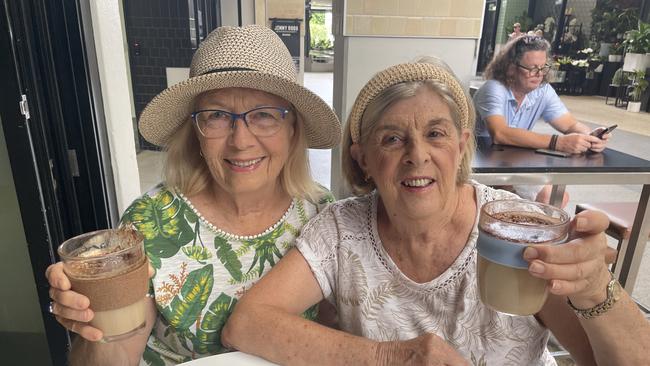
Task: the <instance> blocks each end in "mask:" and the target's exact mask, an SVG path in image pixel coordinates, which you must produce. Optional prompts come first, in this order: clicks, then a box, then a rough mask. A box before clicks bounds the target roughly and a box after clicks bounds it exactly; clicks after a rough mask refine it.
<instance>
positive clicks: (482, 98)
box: [474, 80, 568, 136]
mask: <svg viewBox="0 0 650 366" xmlns="http://www.w3.org/2000/svg"><path fill="white" fill-rule="evenodd" d="M474 106H475V107H476V112H477V116H476V117H477V121H476V135H477V136H490V134H489V132H488V129H487V126H486V124H485V118H487V117H489V116H494V115H499V116H503V117H504V118H505V119H506V122H507V123H508V126H509V127H516V128H524V129H527V130H531V129H532V128H533V126H534V125H535V122H536V121H537V120H538V119H539V118H540V117H541V118H543V119H544V121H546V122H547V123H548V122H551V121H553V120H555V119H556V118H559V117H560V116H562V115H563V114H566V113H568V110H567V109H566V107H565V106H564V103H562V101H561V100H560V97H558V96H557V93H556V92H555V90H554V89H553V87H551V85H549V84H547V83H544V84H542V85H540V86H539V87H538V88H537V89H535V90H533V91H531V92H530V93H528V94H526V96H525V97H524V100H523V101H522V102H521V106H520V107H519V109H517V100H516V99H515V96H514V95H513V94H512V91H511V90H510V89H508V88H507V87H506V86H505V85H503V84H501V83H500V82H499V81H496V80H488V81H486V82H485V84H483V86H481V87H480V88H479V89H478V90H477V91H476V93H475V94H474Z"/></svg>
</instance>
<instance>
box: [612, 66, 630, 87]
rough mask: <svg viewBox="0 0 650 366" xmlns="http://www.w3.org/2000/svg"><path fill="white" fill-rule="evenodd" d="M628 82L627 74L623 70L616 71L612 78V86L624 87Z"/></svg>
mask: <svg viewBox="0 0 650 366" xmlns="http://www.w3.org/2000/svg"><path fill="white" fill-rule="evenodd" d="M629 81H630V79H629V78H628V76H627V74H626V73H625V72H624V71H623V68H620V69H618V70H616V72H615V73H614V76H613V77H612V84H613V85H626V84H628V83H629Z"/></svg>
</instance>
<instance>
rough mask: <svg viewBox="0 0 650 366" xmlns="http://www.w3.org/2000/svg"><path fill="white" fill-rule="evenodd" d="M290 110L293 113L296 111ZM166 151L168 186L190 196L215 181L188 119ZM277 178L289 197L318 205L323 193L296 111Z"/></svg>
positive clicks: (175, 134) (166, 181) (170, 141)
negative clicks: (287, 152) (313, 173)
mask: <svg viewBox="0 0 650 366" xmlns="http://www.w3.org/2000/svg"><path fill="white" fill-rule="evenodd" d="M292 108H293V107H292ZM293 110H294V111H295V108H293ZM166 150H167V159H166V161H165V167H164V173H163V174H164V180H165V184H166V185H167V186H168V187H176V188H177V189H178V190H179V191H180V192H181V193H183V194H184V195H186V196H191V195H194V194H197V193H199V192H201V191H202V190H204V189H206V188H207V187H208V186H209V185H210V183H211V182H212V181H213V180H214V178H213V177H212V174H211V173H210V170H209V169H208V165H207V164H206V162H205V160H204V159H203V157H202V156H201V147H200V144H199V139H198V137H197V136H196V132H195V129H194V124H193V123H192V121H191V119H188V120H187V121H186V122H185V123H183V124H182V125H181V127H180V128H179V129H178V130H177V131H176V132H175V133H174V134H172V136H171V138H170V140H169V142H168V143H167V146H166ZM278 178H279V180H280V185H281V187H282V189H283V190H284V191H285V192H287V194H289V195H290V196H291V197H296V198H303V199H307V200H309V201H310V202H314V203H317V202H318V201H319V200H320V198H321V197H322V195H323V194H324V191H325V190H324V188H322V187H321V186H320V185H318V184H317V183H316V182H314V180H313V178H312V177H311V173H310V169H309V157H308V150H307V137H306V136H305V132H304V127H303V124H302V117H301V116H300V114H299V113H298V112H296V122H295V123H294V136H293V141H292V143H291V147H290V148H289V157H288V158H287V161H286V163H285V164H284V166H283V167H282V170H281V171H280V175H279V177H278Z"/></svg>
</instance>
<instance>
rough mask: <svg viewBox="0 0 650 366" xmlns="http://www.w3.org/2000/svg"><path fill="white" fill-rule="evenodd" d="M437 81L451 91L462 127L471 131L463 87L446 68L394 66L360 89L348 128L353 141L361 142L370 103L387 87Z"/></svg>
mask: <svg viewBox="0 0 650 366" xmlns="http://www.w3.org/2000/svg"><path fill="white" fill-rule="evenodd" d="M424 80H435V81H439V82H440V83H442V84H444V85H446V86H447V88H449V91H450V92H451V95H452V96H453V100H454V102H456V105H458V109H459V112H460V117H461V118H460V119H461V120H460V121H459V122H460V125H461V127H463V128H469V127H470V126H469V124H470V118H469V117H470V115H469V113H470V112H469V111H470V106H469V103H470V102H469V100H468V99H467V97H466V95H465V92H464V91H463V87H462V86H461V85H460V84H459V83H458V79H456V77H455V76H454V75H453V74H452V73H451V72H449V71H448V70H446V69H445V67H442V66H439V65H434V64H431V63H426V62H412V63H404V64H399V65H395V66H391V67H389V68H387V69H385V70H383V71H380V72H378V73H377V74H375V76H373V77H372V79H370V81H368V83H367V84H366V85H365V86H364V87H363V89H361V91H360V92H359V95H358V96H357V99H356V100H355V101H354V105H353V106H352V111H351V112H350V116H349V117H348V125H349V128H350V135H351V137H352V142H354V143H358V142H359V139H360V134H361V118H362V117H363V114H364V113H365V111H366V108H367V107H368V104H370V102H371V101H372V100H373V99H375V97H377V96H378V95H379V94H381V92H383V91H384V90H385V89H386V88H388V87H390V86H393V85H395V84H399V83H402V82H406V81H424Z"/></svg>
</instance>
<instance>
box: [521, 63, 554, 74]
mask: <svg viewBox="0 0 650 366" xmlns="http://www.w3.org/2000/svg"><path fill="white" fill-rule="evenodd" d="M517 67H521V68H522V69H524V70H526V71H528V76H538V75H539V74H540V73H541V74H542V75H546V74H548V72H549V71H551V65H548V64H547V65H544V66H543V67H542V68H539V67H537V66H533V67H527V66H524V65H522V64H517Z"/></svg>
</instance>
